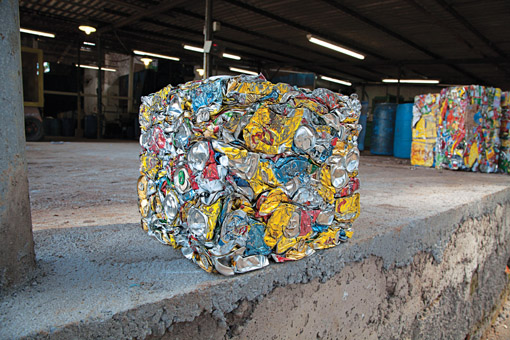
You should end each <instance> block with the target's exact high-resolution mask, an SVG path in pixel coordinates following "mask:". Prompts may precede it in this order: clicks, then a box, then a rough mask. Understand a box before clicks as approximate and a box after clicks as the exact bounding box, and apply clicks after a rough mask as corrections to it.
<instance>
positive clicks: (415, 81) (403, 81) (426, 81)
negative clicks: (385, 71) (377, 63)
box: [382, 79, 439, 84]
mask: <svg viewBox="0 0 510 340" xmlns="http://www.w3.org/2000/svg"><path fill="white" fill-rule="evenodd" d="M382 82H383V83H399V82H400V83H401V84H439V80H436V79H400V80H399V79H383V80H382Z"/></svg>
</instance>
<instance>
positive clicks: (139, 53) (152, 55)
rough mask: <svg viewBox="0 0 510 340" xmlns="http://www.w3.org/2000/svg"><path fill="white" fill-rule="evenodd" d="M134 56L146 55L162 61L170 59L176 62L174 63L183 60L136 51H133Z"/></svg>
mask: <svg viewBox="0 0 510 340" xmlns="http://www.w3.org/2000/svg"><path fill="white" fill-rule="evenodd" d="M133 53H134V54H137V55H146V56H149V57H155V58H161V59H168V60H174V61H179V60H181V59H179V58H177V57H171V56H169V55H164V54H157V53H151V52H144V51H137V50H134V51H133Z"/></svg>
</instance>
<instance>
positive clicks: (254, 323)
mask: <svg viewBox="0 0 510 340" xmlns="http://www.w3.org/2000/svg"><path fill="white" fill-rule="evenodd" d="M137 156H138V145H137V144H136V143H63V144H51V143H29V144H28V160H29V179H30V190H31V199H32V207H33V221H34V237H35V242H36V255H37V260H38V275H37V277H36V279H35V280H34V281H33V283H32V284H31V285H29V286H27V287H24V288H23V289H18V290H15V291H10V292H9V293H8V294H4V295H3V296H2V297H1V299H0V338H23V337H29V338H51V339H67V338H102V339H131V338H140V339H143V338H153V339H158V338H163V339H188V338H200V339H207V338H210V339H218V338H226V339H290V338H298V339H310V338H318V339H352V338H356V339H365V338H366V339H478V338H480V336H481V335H482V334H483V333H484V332H485V331H486V330H487V327H488V326H489V324H490V321H491V318H492V316H493V314H494V313H497V306H499V304H500V302H501V300H502V299H503V297H502V292H503V291H504V288H505V287H506V286H507V284H508V279H507V276H506V274H505V273H504V269H505V265H506V263H507V260H508V258H509V257H510V248H509V246H508V244H509V239H510V233H509V228H510V226H509V223H508V221H509V216H510V210H509V209H510V196H509V194H510V179H509V177H508V176H503V175H486V174H475V173H464V172H453V171H443V172H440V171H436V170H434V169H423V168H417V169H415V168H413V167H411V166H409V165H408V164H407V163H406V162H405V161H398V160H395V159H392V158H387V157H367V156H362V158H361V167H360V178H361V181H362V189H361V205H362V214H361V216H360V218H359V219H358V220H357V221H356V222H355V225H354V227H355V233H354V236H353V239H352V240H350V242H348V243H345V244H342V245H340V246H338V247H336V248H333V249H329V250H326V251H319V252H317V253H316V254H315V255H314V256H312V257H309V258H306V259H304V260H301V261H296V262H292V263H284V264H274V263H273V264H271V265H270V266H269V267H267V268H265V269H263V270H260V271H257V272H253V273H248V274H245V275H239V276H236V277H228V278H227V277H222V276H219V275H215V274H208V273H205V272H203V271H202V270H201V269H199V268H198V267H197V266H195V265H194V264H193V263H191V262H189V261H188V260H186V259H184V257H183V256H182V255H181V254H180V253H179V251H178V250H174V249H172V248H170V247H168V246H165V245H162V244H159V243H158V242H157V241H156V240H155V239H152V238H150V237H149V236H147V235H146V234H145V233H144V232H143V231H142V230H141V229H140V228H139V224H138V218H139V217H138V213H137V211H136V209H137V207H136V186H135V183H136V178H137V176H138V175H137V168H138V158H137ZM54 215H58V216H54ZM27 320H30V321H29V322H27Z"/></svg>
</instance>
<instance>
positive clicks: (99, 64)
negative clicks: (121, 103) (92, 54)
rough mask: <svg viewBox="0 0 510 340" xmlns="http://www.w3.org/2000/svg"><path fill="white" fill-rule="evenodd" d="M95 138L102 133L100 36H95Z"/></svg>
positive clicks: (101, 55)
mask: <svg viewBox="0 0 510 340" xmlns="http://www.w3.org/2000/svg"><path fill="white" fill-rule="evenodd" d="M96 46H97V116H96V118H97V119H96V121H97V139H101V137H102V136H101V134H102V133H103V129H102V126H103V124H102V121H101V116H102V113H103V71H102V70H101V69H102V67H103V51H102V49H101V36H100V35H98V36H97V45H96Z"/></svg>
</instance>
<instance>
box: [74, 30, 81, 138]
mask: <svg viewBox="0 0 510 340" xmlns="http://www.w3.org/2000/svg"><path fill="white" fill-rule="evenodd" d="M80 50H81V40H79V41H78V63H77V66H76V95H77V96H76V98H77V101H76V115H77V117H76V134H75V136H76V137H80V138H81V137H83V123H82V119H83V111H82V110H81V94H80V92H81V87H82V80H81V69H80V65H81V55H80V54H81V52H80Z"/></svg>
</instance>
